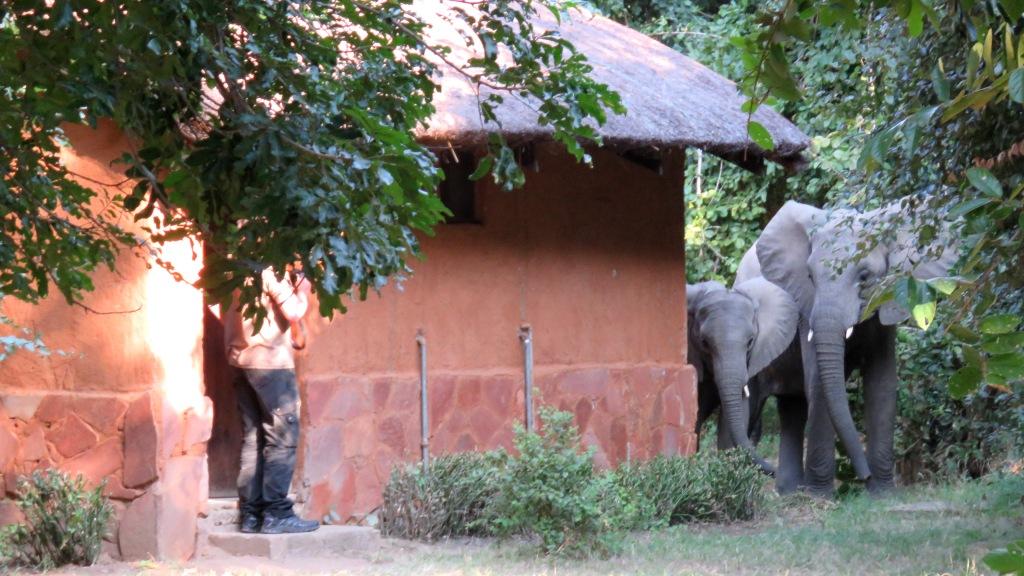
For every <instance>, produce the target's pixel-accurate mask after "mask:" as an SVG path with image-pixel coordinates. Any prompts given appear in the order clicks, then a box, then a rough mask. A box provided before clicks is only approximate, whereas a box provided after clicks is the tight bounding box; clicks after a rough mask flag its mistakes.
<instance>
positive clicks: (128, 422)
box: [124, 393, 160, 488]
mask: <svg viewBox="0 0 1024 576" xmlns="http://www.w3.org/2000/svg"><path fill="white" fill-rule="evenodd" d="M159 447H160V434H159V432H158V429H157V422H156V419H155V418H154V414H153V402H152V396H151V395H150V394H148V393H147V394H143V395H142V396H140V397H139V398H137V399H136V400H135V401H134V402H132V403H131V404H130V405H129V406H128V410H127V412H126V413H125V421H124V485H125V486H126V487H128V488H138V487H141V486H145V485H146V484H149V483H150V482H152V481H153V480H156V477H157V474H158V473H159V460H158V457H159Z"/></svg>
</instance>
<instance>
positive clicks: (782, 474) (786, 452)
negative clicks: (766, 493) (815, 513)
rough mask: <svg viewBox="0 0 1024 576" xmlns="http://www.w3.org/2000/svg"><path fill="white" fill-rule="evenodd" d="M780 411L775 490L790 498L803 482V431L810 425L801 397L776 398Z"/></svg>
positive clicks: (805, 403) (803, 400)
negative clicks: (777, 467) (788, 495)
mask: <svg viewBox="0 0 1024 576" xmlns="http://www.w3.org/2000/svg"><path fill="white" fill-rule="evenodd" d="M775 402H776V403H777V404H778V407H779V426H780V438H779V472H778V474H777V475H776V476H775V489H776V490H778V492H779V494H789V493H791V492H795V491H796V490H797V488H799V486H800V484H801V483H802V482H803V479H804V428H805V427H806V425H807V401H806V400H805V399H804V398H803V397H802V396H776V397H775Z"/></svg>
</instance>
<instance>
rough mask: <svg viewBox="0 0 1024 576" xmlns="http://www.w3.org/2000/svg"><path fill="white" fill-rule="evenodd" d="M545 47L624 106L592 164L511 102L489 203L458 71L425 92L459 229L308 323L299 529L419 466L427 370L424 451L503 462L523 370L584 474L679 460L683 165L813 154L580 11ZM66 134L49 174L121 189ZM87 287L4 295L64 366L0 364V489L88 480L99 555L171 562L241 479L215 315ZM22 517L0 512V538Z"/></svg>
mask: <svg viewBox="0 0 1024 576" xmlns="http://www.w3.org/2000/svg"><path fill="white" fill-rule="evenodd" d="M542 23H543V22H542ZM547 24H549V25H553V23H551V22H548V23H547ZM443 26H444V23H443V22H441V21H440V20H439V21H438V23H437V25H436V26H435V28H434V30H433V31H432V34H436V35H437V36H436V38H437V39H440V40H444V39H445V38H455V37H457V36H456V35H454V34H452V31H450V30H448V31H446V30H445V29H444V28H443ZM562 33H563V34H564V36H565V37H567V38H568V39H569V40H570V41H571V42H572V43H573V44H575V45H576V46H577V47H578V48H579V49H580V50H581V51H582V52H583V53H584V54H586V55H587V57H588V58H589V60H590V62H591V64H592V65H593V67H594V73H595V75H596V77H597V79H598V80H599V81H601V82H604V83H606V84H608V85H609V86H611V87H612V88H613V89H614V90H616V91H617V92H618V93H619V94H620V95H621V96H622V98H623V102H624V104H625V105H626V107H627V108H628V110H629V113H628V114H627V115H625V116H621V117H612V118H610V119H609V121H608V123H607V125H605V126H604V127H602V128H601V129H600V133H601V135H602V137H603V138H604V142H605V146H604V147H603V148H593V149H591V150H589V152H590V154H591V155H592V156H593V167H588V166H585V165H581V164H579V163H577V162H575V160H573V159H572V158H571V157H569V156H568V155H567V154H566V153H565V152H564V151H562V150H560V148H559V146H557V145H555V144H553V143H551V142H550V132H549V129H548V128H547V127H544V126H541V125H539V124H538V123H537V121H536V115H535V114H534V113H533V111H532V109H531V107H530V105H529V103H527V102H520V101H517V100H515V99H511V98H508V99H506V103H505V104H504V105H502V106H501V107H500V108H499V110H498V116H499V118H500V120H501V128H500V129H501V130H502V131H503V132H504V134H505V135H506V137H507V138H508V139H509V140H510V141H511V142H513V143H514V144H515V145H516V146H517V149H518V151H519V156H520V158H521V161H522V162H523V165H524V166H525V167H526V168H527V182H526V186H525V187H524V188H522V189H520V190H517V191H515V192H511V193H507V192H502V191H501V190H499V189H497V188H496V187H495V186H494V185H493V184H491V183H490V182H489V181H484V180H481V181H477V182H472V181H470V180H469V179H468V174H469V173H470V172H471V171H472V167H473V165H474V158H475V157H476V156H477V155H478V154H479V151H480V150H479V147H480V145H481V143H482V142H483V141H484V139H485V137H486V134H487V133H488V131H489V130H491V129H494V128H495V127H494V126H483V125H481V124H480V121H479V117H478V114H477V112H476V95H475V93H474V87H473V86H472V85H471V84H470V83H469V82H468V81H467V80H466V79H465V78H464V77H463V76H461V75H459V74H457V73H455V72H453V71H451V70H448V71H447V73H446V74H445V75H444V76H443V78H442V79H441V85H442V89H441V91H440V93H439V95H438V97H437V100H436V103H437V109H438V111H437V114H436V116H435V117H434V119H433V121H432V122H431V123H430V125H429V126H428V127H426V128H425V129H424V130H423V131H422V132H421V134H420V137H421V139H422V141H424V142H425V143H427V144H429V145H431V146H434V147H436V149H437V150H438V156H439V158H440V162H441V163H442V164H443V166H444V168H445V171H446V173H447V174H448V175H449V178H448V180H447V181H446V182H445V183H444V185H443V186H442V189H441V190H440V191H439V193H440V194H441V195H442V198H443V199H444V201H445V202H446V203H447V204H448V206H449V207H450V208H451V209H452V211H453V213H454V216H453V217H452V218H451V219H450V221H449V222H448V223H446V224H443V225H441V226H440V227H439V228H438V230H437V234H436V236H434V237H432V238H425V239H423V250H424V253H425V255H426V259H425V260H422V261H417V262H414V263H413V268H414V274H413V276H412V277H411V278H410V279H409V280H408V281H406V282H405V283H404V284H403V285H402V286H401V287H396V286H394V285H392V286H389V287H387V288H386V289H385V290H384V291H383V293H382V294H381V295H380V297H371V298H370V299H369V300H368V301H366V302H361V303H356V304H354V305H353V306H351V309H350V312H349V313H348V314H346V315H345V316H344V317H339V318H336V319H334V320H333V321H332V322H328V321H326V320H321V319H318V318H312V317H311V318H310V319H309V320H308V324H309V327H310V332H311V335H310V346H309V347H308V349H307V350H306V351H305V352H304V353H303V354H302V355H301V357H300V358H299V360H298V364H299V365H298V369H297V370H298V375H299V379H300V385H301V389H302V398H303V410H302V421H303V424H302V426H303V435H302V444H301V446H300V459H299V460H300V464H299V470H298V472H297V474H296V478H295V482H294V483H293V490H294V492H295V493H296V496H297V499H298V502H299V504H300V507H301V509H302V510H303V511H304V513H305V514H307V515H308V516H310V517H322V516H324V515H331V516H332V517H333V518H336V519H339V520H341V521H347V520H358V519H360V518H361V517H363V516H364V515H366V514H367V513H370V512H371V511H372V510H374V508H376V506H377V505H378V504H379V501H380V495H381V487H382V486H383V484H384V483H385V482H386V480H387V478H388V475H389V474H390V471H391V469H392V467H393V466H395V465H396V464H400V463H407V462H415V461H417V460H419V459H420V458H421V455H422V443H423V440H424V439H423V438H422V437H421V429H420V411H421V405H420V393H421V376H422V374H421V371H420V367H421V361H423V360H425V363H426V365H427V367H428V368H427V373H426V380H427V386H428V389H429V393H428V398H429V401H428V407H427V414H428V416H429V429H428V431H427V435H426V436H427V437H426V443H428V444H429V447H428V449H429V452H430V453H431V454H433V455H437V454H444V453H449V452H454V451H463V450H485V449H490V448H495V447H498V446H505V447H508V446H509V445H510V443H511V439H512V429H513V423H514V422H517V421H521V420H523V419H524V417H525V412H526V388H527V387H526V385H525V383H526V381H527V371H529V373H530V374H529V378H530V379H531V381H532V383H533V387H534V389H536V390H537V391H538V393H539V396H540V397H539V398H538V399H534V401H533V403H534V405H537V404H539V403H540V402H543V403H546V404H552V405H555V406H559V407H561V408H563V409H566V410H570V411H572V412H574V413H575V415H576V421H577V424H578V425H579V427H580V430H581V432H582V436H583V439H584V441H585V442H586V443H587V444H589V445H591V446H594V448H595V450H596V458H597V462H598V464H599V465H602V466H611V465H615V464H617V463H619V462H622V461H624V460H626V459H643V458H648V457H651V456H653V455H655V454H689V453H691V452H692V451H693V450H694V448H695V439H696V438H695V435H694V431H693V425H694V419H695V413H696V389H695V383H694V372H693V370H692V368H691V367H689V366H688V365H687V361H686V327H685V322H686V314H685V307H686V303H685V262H684V246H683V227H684V214H683V209H684V202H683V193H682V187H683V179H684V167H685V151H686V149H687V148H690V147H695V148H700V149H703V150H706V151H709V152H711V153H714V154H717V155H719V156H721V157H724V158H727V159H729V160H732V161H734V162H737V163H740V164H742V165H744V166H746V167H748V168H752V169H757V168H758V167H759V166H761V165H762V163H763V162H764V161H766V160H768V161H775V162H779V163H782V164H783V165H786V166H788V167H796V166H798V165H799V163H800V161H801V157H800V153H801V151H802V150H803V149H804V148H805V147H806V146H807V144H808V140H807V138H806V136H804V135H803V134H802V133H800V131H799V130H798V129H797V128H795V127H794V126H793V125H791V124H790V123H789V122H788V121H786V120H785V119H784V118H783V117H781V116H780V115H778V114H777V113H775V112H774V111H772V110H770V109H767V108H762V109H760V110H758V112H757V113H756V114H755V116H754V118H755V119H756V120H757V121H759V122H760V123H761V124H763V125H764V126H765V127H767V128H768V130H769V132H770V133H771V134H772V137H773V139H774V142H775V149H774V151H773V152H771V153H770V154H765V153H764V152H763V151H761V150H760V149H758V148H756V147H755V146H754V145H753V144H752V143H751V142H750V140H749V139H748V138H747V135H746V128H745V125H746V120H747V117H746V114H745V113H743V112H742V111H741V110H740V105H741V103H742V101H743V99H742V98H741V96H740V95H739V94H737V91H736V87H735V85H734V84H733V83H732V82H730V81H729V80H727V79H725V78H723V77H721V76H719V75H717V74H715V73H714V72H712V71H710V70H709V69H707V68H706V67H704V66H703V65H701V64H700V63H698V62H695V61H694V60H692V59H690V58H687V57H686V56H683V55H681V54H679V53H677V52H675V51H673V50H671V49H669V48H668V47H666V46H664V45H662V44H660V43H658V42H656V41H654V40H652V39H650V38H647V37H646V36H644V35H642V34H639V33H637V32H635V31H632V30H630V29H628V28H626V27H623V26H620V25H618V24H616V23H614V22H612V21H610V20H607V19H605V18H602V17H600V16H594V15H591V14H588V13H583V12H580V13H574V16H573V20H572V21H571V23H565V24H563V26H562ZM451 44H452V46H453V49H454V53H455V55H456V56H457V55H459V54H462V56H463V57H465V56H467V55H468V51H469V49H468V48H466V47H465V46H464V45H463V44H461V43H460V42H457V41H452V42H451ZM67 134H68V137H69V140H70V142H71V146H70V147H69V148H67V149H66V150H65V151H64V161H65V162H66V163H67V164H68V165H69V166H70V167H71V168H72V169H73V170H74V171H75V172H76V173H78V174H81V175H83V176H84V177H86V178H88V179H89V182H91V183H97V182H100V183H102V182H116V181H118V180H121V179H122V176H121V175H120V174H118V173H116V172H115V171H114V170H113V169H112V168H111V160H113V159H115V158H116V157H118V156H119V155H120V154H121V152H122V151H123V150H125V149H126V148H127V144H128V143H127V140H126V139H125V136H124V135H123V134H122V133H121V132H120V131H119V130H118V129H117V127H116V126H114V125H113V124H111V123H109V122H101V123H100V125H99V127H98V128H97V129H95V130H94V129H90V128H87V127H83V126H68V127H67ZM170 250H171V252H172V253H171V254H169V257H171V258H174V259H175V260H176V261H177V263H178V265H179V267H182V268H184V269H187V268H189V267H197V266H199V265H200V264H199V262H198V261H197V260H193V258H192V256H193V254H192V252H193V249H192V248H191V247H190V246H189V245H188V244H187V243H184V242H183V243H180V244H179V245H177V246H174V247H172V248H171V249H170ZM175 251H176V252H177V253H176V254H174V252H175ZM95 284H96V286H97V289H96V291H95V293H93V294H92V295H91V296H89V298H88V300H87V304H88V305H89V307H90V308H92V309H94V310H108V311H109V310H116V311H120V312H121V313H119V314H109V315H102V316H97V315H93V314H90V313H89V312H87V311H85V310H84V309H81V308H74V307H69V306H67V305H66V304H64V303H63V302H62V301H60V300H59V299H58V298H50V299H47V300H46V301H44V302H43V303H42V304H40V305H39V306H35V307H30V306H25V305H18V304H16V303H12V302H9V301H5V303H4V306H5V312H6V313H7V314H8V315H9V316H11V317H12V318H13V319H15V320H16V321H18V322H19V323H21V324H22V325H26V326H31V327H33V328H35V329H37V330H38V331H40V332H41V333H43V334H44V335H45V337H46V339H47V341H48V343H49V344H50V346H51V347H52V348H54V349H58V350H63V351H66V352H67V353H66V354H55V355H51V356H47V357H43V356H38V355H32V354H28V353H17V354H15V355H14V356H12V357H11V358H8V359H7V360H5V361H4V362H3V363H0V474H2V481H0V486H2V487H3V490H2V491H4V492H6V494H7V495H10V494H12V493H13V490H14V488H15V482H16V479H17V478H18V477H19V476H20V475H22V474H25V473H28V472H29V471H31V470H33V469H37V468H43V467H58V468H61V469H64V470H68V471H70V472H72V473H82V474H84V475H85V476H86V477H87V478H88V479H90V481H92V482H100V481H102V480H106V481H107V488H106V491H107V494H108V495H109V496H110V498H111V499H113V501H114V502H115V505H116V510H117V514H116V516H117V522H118V528H117V529H116V530H115V531H114V532H113V538H112V539H111V542H108V543H107V551H108V552H109V553H111V554H112V555H114V556H120V557H124V558H126V559H132V558H147V557H151V556H152V557H157V558H176V559H181V558H187V557H189V556H191V555H193V554H194V553H195V550H196V542H197V517H200V516H202V515H204V514H206V512H207V506H208V498H209V497H210V495H211V494H212V495H215V496H231V495H233V492H234V475H235V474H236V471H237V465H238V464H237V458H238V441H239V438H238V436H239V430H238V427H239V424H238V421H237V416H236V414H235V406H234V399H233V391H232V389H231V386H230V380H229V375H228V370H227V366H226V362H225V359H224V355H223V346H222V344H221V328H220V324H219V320H218V319H217V314H216V313H215V311H212V310H210V309H209V308H207V307H205V306H204V303H203V299H202V295H201V294H199V293H198V292H197V291H195V290H194V289H192V288H191V287H189V286H188V285H187V284H183V283H176V282H174V281H173V279H172V278H170V276H169V275H167V274H166V272H164V271H163V270H160V269H159V268H154V269H150V268H147V266H146V263H145V261H144V260H143V259H141V258H139V257H138V256H137V255H133V254H127V253H126V254H124V255H122V256H121V257H120V259H119V261H118V272H117V273H108V272H100V273H98V274H97V276H96V278H95ZM424 342H425V343H426V346H425V347H424V346H423V345H422V343H424ZM424 350H426V351H427V356H426V358H425V359H424V358H423V357H422V356H421V354H422V353H423V351H424ZM528 359H532V361H530V362H528ZM16 519H17V513H16V511H15V510H14V507H13V505H12V503H11V501H10V500H9V499H8V500H4V499H0V524H2V523H4V522H9V521H12V520H16Z"/></svg>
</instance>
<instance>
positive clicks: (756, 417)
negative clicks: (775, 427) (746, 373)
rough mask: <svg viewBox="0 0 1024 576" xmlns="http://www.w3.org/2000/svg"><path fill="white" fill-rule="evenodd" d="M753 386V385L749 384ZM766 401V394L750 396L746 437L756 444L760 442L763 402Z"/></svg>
mask: <svg viewBox="0 0 1024 576" xmlns="http://www.w3.org/2000/svg"><path fill="white" fill-rule="evenodd" d="M751 388H753V386H751ZM767 401H768V396H767V395H759V396H757V397H754V396H751V397H750V402H749V405H750V422H749V423H748V425H747V437H748V438H750V441H751V442H753V443H754V445H755V446H757V445H758V444H759V443H760V442H761V435H762V434H763V433H764V418H762V415H763V414H764V403H765V402H767Z"/></svg>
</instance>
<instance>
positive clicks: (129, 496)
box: [103, 474, 144, 501]
mask: <svg viewBox="0 0 1024 576" xmlns="http://www.w3.org/2000/svg"><path fill="white" fill-rule="evenodd" d="M143 492H144V491H143V490H135V489H132V488H125V487H124V483H123V482H122V481H121V475H120V474H111V475H109V476H107V485H106V487H105V488H104V489H103V495H104V496H106V497H107V498H111V499H113V500H126V501H131V500H134V499H136V498H138V497H139V496H141V495H142V493H143Z"/></svg>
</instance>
